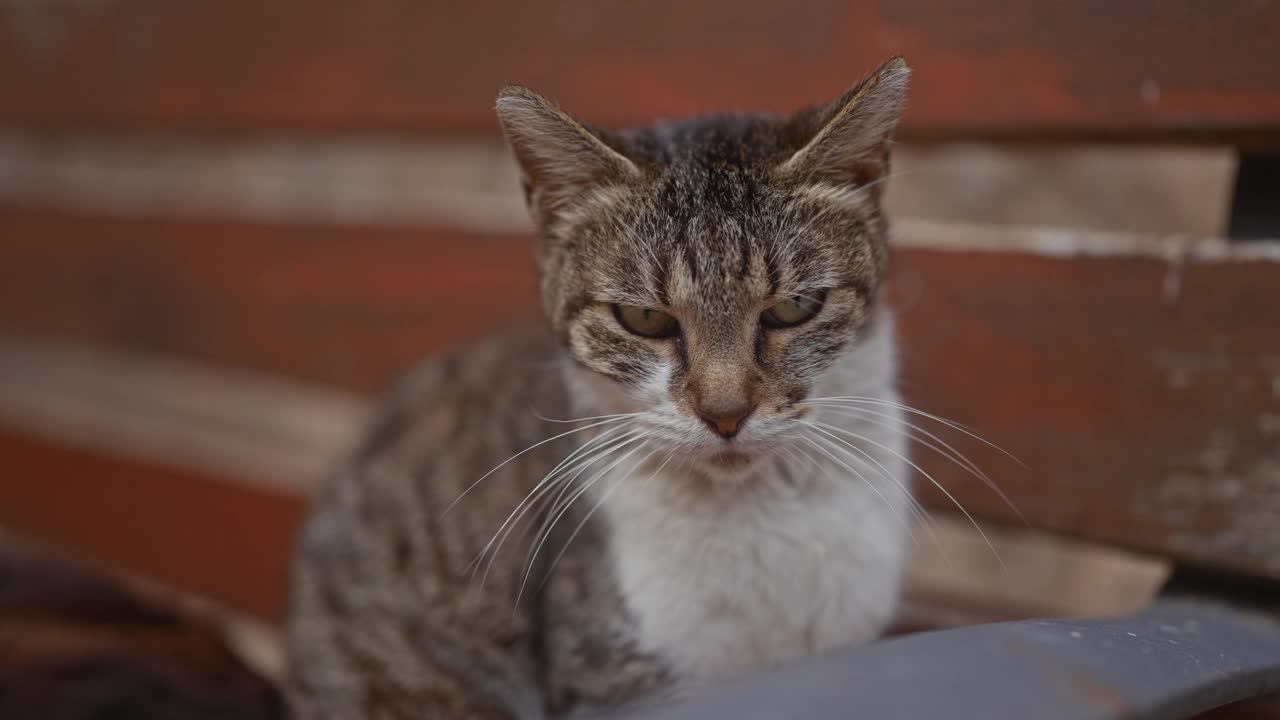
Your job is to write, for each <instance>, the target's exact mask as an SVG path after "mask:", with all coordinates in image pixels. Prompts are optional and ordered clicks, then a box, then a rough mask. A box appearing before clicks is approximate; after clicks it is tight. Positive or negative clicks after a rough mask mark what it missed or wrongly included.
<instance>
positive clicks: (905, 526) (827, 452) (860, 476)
mask: <svg viewBox="0 0 1280 720" xmlns="http://www.w3.org/2000/svg"><path fill="white" fill-rule="evenodd" d="M805 440H807V441H808V442H809V443H810V444H811V445H813V447H815V448H817V449H818V451H819V452H821V453H822V454H824V455H826V456H827V457H829V458H831V460H832V461H833V462H835V463H836V464H837V465H839V466H840V467H842V468H844V469H845V470H848V471H849V472H850V473H852V474H853V475H854V477H856V478H858V479H859V480H861V481H862V482H863V483H864V484H865V485H866V486H867V487H869V488H871V491H872V492H874V493H875V494H876V496H877V497H879V498H880V500H881V502H883V503H884V505H885V507H886V508H888V509H889V512H890V513H892V514H894V515H895V516H897V518H898V521H899V522H900V523H901V524H902V527H903V529H905V530H906V531H907V534H908V535H910V536H911V540H912V541H913V542H914V541H915V533H913V532H912V531H911V525H910V523H908V522H905V521H904V520H903V519H902V516H901V515H898V514H897V508H895V507H894V506H893V503H892V502H890V501H889V498H887V497H885V494H884V493H883V492H881V491H880V488H878V487H876V485H875V483H873V482H871V481H870V480H868V479H867V476H866V475H863V474H862V473H860V472H858V471H857V470H855V469H854V468H853V467H852V466H851V465H849V464H848V463H846V462H845V461H843V460H841V459H840V458H838V457H836V456H835V454H833V453H832V452H831V451H830V450H828V449H827V448H825V447H823V446H822V445H821V444H820V443H818V442H817V441H816V440H815V439H813V438H808V437H807V438H805ZM908 509H909V512H911V516H912V517H913V518H914V517H917V516H916V512H915V508H914V507H913V506H911V505H908Z"/></svg>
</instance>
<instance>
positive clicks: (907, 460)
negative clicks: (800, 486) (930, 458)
mask: <svg viewBox="0 0 1280 720" xmlns="http://www.w3.org/2000/svg"><path fill="white" fill-rule="evenodd" d="M800 422H801V423H803V424H805V425H809V426H810V427H814V428H818V427H824V428H828V429H830V430H834V431H836V432H841V433H844V434H845V435H848V436H849V437H852V438H853V439H855V440H857V441H859V442H865V443H867V444H869V445H874V446H876V447H878V448H880V449H882V450H884V451H885V452H889V453H892V454H893V455H895V456H897V457H898V458H899V459H900V460H902V461H903V462H905V463H906V464H908V465H910V466H911V467H912V468H913V469H914V470H915V471H916V472H918V473H920V474H921V475H923V476H924V477H925V479H927V480H928V481H929V482H930V483H932V484H933V486H934V487H936V488H938V490H939V491H940V492H941V493H942V494H943V495H945V496H946V497H947V499H948V500H950V501H951V503H952V504H954V505H955V506H956V508H957V509H959V510H960V512H961V513H963V514H964V516H965V517H966V518H968V520H969V522H970V523H971V524H972V525H973V529H974V530H977V531H978V535H980V536H982V540H983V541H984V542H985V543H986V544H987V547H988V548H990V550H991V554H992V555H994V556H995V558H996V561H997V562H999V563H1000V567H1001V568H1002V569H1003V568H1004V567H1005V564H1004V559H1003V558H1001V557H1000V553H999V552H998V551H997V550H996V546H995V545H994V544H993V543H992V542H991V539H990V538H989V537H987V534H986V533H985V532H984V531H983V530H982V526H981V525H979V524H978V521H977V520H975V519H974V517H973V515H971V514H969V511H968V510H966V509H965V507H964V505H963V504H962V503H961V502H960V501H959V500H957V499H956V497H955V496H954V495H952V494H951V491H949V490H947V489H946V488H945V487H943V485H942V483H940V482H938V481H937V480H936V479H934V477H933V476H932V475H930V474H929V473H928V472H926V471H925V469H924V468H922V467H920V466H919V465H917V464H915V463H914V462H912V461H911V459H910V458H908V457H907V456H905V455H903V454H902V453H900V452H898V451H897V450H894V449H893V448H891V447H889V446H888V445H885V444H883V443H879V442H876V441H875V440H872V439H871V438H868V437H866V436H865V435H859V434H858V433H855V432H853V431H852V430H847V429H845V428H842V427H839V426H836V425H829V424H827V423H811V422H808V421H805V420H801V421H800Z"/></svg>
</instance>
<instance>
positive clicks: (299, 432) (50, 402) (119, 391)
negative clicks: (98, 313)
mask: <svg viewBox="0 0 1280 720" xmlns="http://www.w3.org/2000/svg"><path fill="white" fill-rule="evenodd" d="M365 413H366V404H365V402H364V401H363V400H362V399H359V398H357V397H354V396H351V395H347V394H345V393H341V392H338V391H334V390H328V389H318V388H311V387H303V386H300V385H296V384H292V383H288V382H285V381H282V380H278V379H274V378H268V377H265V376H261V375H255V374H252V373H244V372H232V371H226V370H213V369H210V368H205V367H200V366H197V365H193V364H189V363H180V362H175V361H170V360H162V359H158V358H155V357H150V356H148V357H143V356H138V355H129V354H123V353H118V352H105V351H99V350H91V349H87V348H81V347H73V346H66V345H53V344H43V343H41V344H35V343H29V342H18V341H14V340H10V339H5V338H0V423H4V424H7V425H11V426H16V427H18V428H21V429H22V430H24V431H27V432H33V433H36V434H38V435H40V436H44V437H48V438H50V439H52V440H54V441H56V442H60V443H71V444H73V445H78V446H82V447H86V448H89V449H93V450H98V451H101V452H104V453H107V454H109V455H115V456H124V457H138V458H142V459H146V460H150V461H154V462H159V463H162V464H167V465H169V466H176V467H182V468H192V469H196V470H202V471H205V472H208V471H210V470H212V471H214V472H215V473H226V474H227V475H229V476H230V477H232V478H236V479H240V480H243V481H245V482H248V483H251V484H256V485H259V486H263V487H265V488H266V489H269V490H273V491H277V492H286V493H308V492H310V491H311V489H312V487H314V485H315V484H316V482H317V481H318V480H319V479H320V478H321V477H322V476H323V473H324V472H325V470H326V469H327V467H328V465H329V463H331V462H332V461H333V460H334V459H335V458H337V457H338V456H339V455H340V454H341V453H342V452H344V451H345V450H347V449H349V448H350V446H351V444H352V442H353V441H354V439H355V436H356V433H357V431H358V428H359V425H360V423H361V421H362V419H363V418H364V416H365Z"/></svg>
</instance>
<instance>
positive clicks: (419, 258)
mask: <svg viewBox="0 0 1280 720" xmlns="http://www.w3.org/2000/svg"><path fill="white" fill-rule="evenodd" d="M0 235H3V236H4V238H5V240H4V243H3V244H0V328H4V329H5V331H6V332H9V333H17V334H24V335H30V336H34V337H48V338H69V339H79V340H85V341H93V342H98V343H101V344H103V345H107V346H114V347H119V348H134V349H138V350H144V351H147V352H152V353H158V354H161V355H164V354H173V355H178V356H183V357H188V358H195V359H198V360H203V361H206V362H210V363H213V364H217V365H223V366H229V367H240V368H247V369H256V370H262V371H266V372H268V373H274V374H278V375H283V376H288V377H294V378H298V379H302V380H307V381H311V382H315V383H318V384H325V385H334V386H339V387H346V388H354V389H357V390H361V391H365V392H376V391H379V390H381V389H382V388H383V387H384V386H385V385H386V384H387V383H389V382H391V381H392V380H393V379H394V377H395V376H396V375H397V374H398V373H399V372H400V371H402V370H403V369H404V368H405V367H406V366H407V365H408V364H410V363H412V362H414V361H415V360H416V359H418V358H421V357H424V356H425V355H427V354H428V353H431V352H434V351H439V350H442V349H444V348H447V347H451V346H453V345H456V344H458V343H460V342H463V341H466V340H468V339H474V338H477V337H479V336H482V335H484V334H487V333H491V332H496V331H499V330H501V329H503V328H512V327H520V326H526V327H527V326H529V325H531V324H536V323H540V322H541V320H540V313H539V309H538V304H537V296H536V290H535V279H534V265H533V247H534V246H533V242H532V240H531V239H529V238H527V237H522V236H517V235H501V234H495V235H488V236H486V235H467V236H465V237H463V238H459V239H456V240H455V241H448V240H446V241H440V240H439V239H438V238H436V237H434V236H433V234H432V233H431V232H429V231H425V230H421V229H412V228H404V229H385V228H383V229H377V230H373V229H363V228H343V227H334V226H321V225H311V226H307V225H290V226H279V225H264V224H246V223H236V222H228V221H207V222H204V221H190V220H182V219H110V218H104V217H100V216H95V215H79V216H77V215H59V214H57V213H56V212H52V213H44V212H39V211H32V212H28V211H22V210H9V211H3V212H2V214H0Z"/></svg>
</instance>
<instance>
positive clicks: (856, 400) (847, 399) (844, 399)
mask: <svg viewBox="0 0 1280 720" xmlns="http://www.w3.org/2000/svg"><path fill="white" fill-rule="evenodd" d="M805 403H806V404H810V405H824V404H825V405H846V406H848V405H859V404H862V405H882V406H887V407H892V408H897V409H898V410H902V411H903V412H909V413H911V414H913V415H919V416H920V417H925V418H928V419H930V420H933V421H935V422H939V423H942V424H943V425H946V426H947V427H949V428H951V429H952V430H955V431H957V432H961V433H964V434H965V435H968V436H969V437H971V438H973V439H974V440H977V441H978V442H980V443H983V444H984V445H987V446H988V447H990V448H992V449H994V450H996V451H998V452H1000V453H1001V454H1003V455H1004V456H1005V457H1007V458H1009V459H1010V460H1012V461H1014V462H1016V463H1018V464H1019V465H1021V466H1022V467H1023V468H1026V469H1028V470H1029V469H1030V468H1027V465H1026V463H1024V462H1022V461H1021V460H1019V459H1018V458H1017V457H1016V456H1014V455H1013V453H1010V452H1009V451H1008V450H1005V449H1004V448H1002V447H1000V446H999V445H996V444H995V443H993V442H991V441H990V440H988V439H986V438H984V437H982V436H981V435H978V434H977V433H974V432H972V431H971V430H969V429H968V428H966V427H964V426H963V425H960V424H959V423H957V422H955V421H953V420H948V419H947V418H944V417H942V416H940V415H934V414H933V413H930V412H925V411H924V410H921V409H919V408H914V407H911V406H910V405H906V404H903V403H900V402H894V401H892V400H885V399H883V398H876V397H866V396H858V395H849V396H833V397H821V398H810V399H808V400H805Z"/></svg>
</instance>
